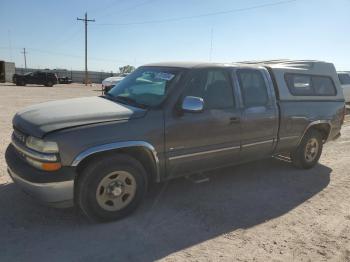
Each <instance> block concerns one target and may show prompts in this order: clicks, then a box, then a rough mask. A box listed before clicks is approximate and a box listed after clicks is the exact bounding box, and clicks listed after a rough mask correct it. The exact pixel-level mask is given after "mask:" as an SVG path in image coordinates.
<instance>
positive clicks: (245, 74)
mask: <svg viewBox="0 0 350 262" xmlns="http://www.w3.org/2000/svg"><path fill="white" fill-rule="evenodd" d="M236 77H237V82H238V84H239V87H240V88H239V89H240V93H241V102H242V106H243V108H242V123H241V125H242V135H241V138H242V151H241V159H242V161H245V160H247V161H249V160H253V159H258V158H262V157H264V156H267V155H270V154H271V153H272V152H273V149H274V145H275V142H276V138H277V132H278V121H279V119H278V108H277V104H276V96H275V93H274V89H273V85H272V81H271V78H270V75H269V73H268V71H267V70H266V69H264V68H261V69H250V68H244V69H237V70H236Z"/></svg>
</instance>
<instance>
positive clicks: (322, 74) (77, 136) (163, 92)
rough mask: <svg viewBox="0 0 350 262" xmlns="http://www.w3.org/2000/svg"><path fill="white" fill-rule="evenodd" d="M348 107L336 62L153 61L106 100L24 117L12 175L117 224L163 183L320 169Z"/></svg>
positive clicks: (11, 154) (38, 108) (11, 149)
mask: <svg viewBox="0 0 350 262" xmlns="http://www.w3.org/2000/svg"><path fill="white" fill-rule="evenodd" d="M344 105H345V104H344V97H343V93H342V88H341V86H340V83H339V79H338V76H337V73H336V70H335V68H334V66H333V64H330V63H325V62H319V61H289V60H287V61H284V60H283V61H282V60H279V61H261V62H244V63H232V64H213V63H210V64H209V63H158V64H150V65H145V66H141V67H139V68H138V69H137V70H136V71H134V72H133V73H132V74H130V75H128V76H127V77H125V79H123V80H122V81H121V82H120V83H119V84H118V85H116V86H115V87H114V88H113V89H111V90H110V91H109V92H108V93H107V94H106V95H105V96H101V97H86V98H75V99H68V100H62V101H54V102H47V103H42V104H38V105H33V106H30V107H28V108H25V109H23V110H21V111H19V112H18V113H17V114H16V115H15V117H14V118H13V128H14V131H13V135H12V142H11V144H10V145H9V146H8V149H7V151H6V161H7V164H8V172H9V174H10V176H11V177H12V179H13V181H14V182H15V183H16V184H18V186H20V187H22V188H23V189H24V190H25V191H26V192H28V193H29V194H31V195H33V196H34V197H36V198H38V199H40V200H42V201H44V202H47V203H49V204H51V205H54V206H61V207H65V206H72V205H76V206H78V207H79V208H80V209H81V210H82V211H83V213H85V214H86V215H87V216H88V217H89V218H91V219H93V220H96V221H110V220H115V219H119V218H122V217H125V216H126V215H128V214H130V213H131V212H132V211H133V210H135V208H136V207H137V205H138V204H139V203H140V202H141V201H142V200H143V198H144V195H145V193H146V191H147V188H149V185H150V184H151V183H154V182H162V181H165V180H168V179H171V178H175V177H179V176H188V175H191V174H195V173H197V174H198V173H201V172H203V171H206V170H210V169H216V168H220V167H224V166H229V165H236V164H240V163H243V162H249V161H254V160H257V159H262V158H266V157H271V156H274V155H278V154H288V155H290V158H291V162H292V163H293V164H294V165H295V166H296V167H298V168H312V167H313V166H314V165H315V164H317V162H318V160H319V158H320V155H321V152H322V146H323V144H324V143H325V142H327V141H328V140H331V139H335V138H336V137H338V136H339V135H340V129H341V125H342V123H343V120H344V114H345V106H344Z"/></svg>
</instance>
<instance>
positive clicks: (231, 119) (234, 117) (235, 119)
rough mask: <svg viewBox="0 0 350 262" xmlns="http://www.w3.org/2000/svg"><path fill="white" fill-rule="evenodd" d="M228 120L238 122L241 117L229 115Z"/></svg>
mask: <svg viewBox="0 0 350 262" xmlns="http://www.w3.org/2000/svg"><path fill="white" fill-rule="evenodd" d="M230 122H231V123H240V122H241V118H239V117H236V116H233V117H230Z"/></svg>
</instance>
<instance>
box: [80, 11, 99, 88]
mask: <svg viewBox="0 0 350 262" xmlns="http://www.w3.org/2000/svg"><path fill="white" fill-rule="evenodd" d="M77 20H80V21H84V23H85V85H87V83H88V79H89V77H88V69H87V25H88V22H95V19H88V18H87V13H86V12H85V18H79V17H77Z"/></svg>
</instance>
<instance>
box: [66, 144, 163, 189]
mask: <svg viewBox="0 0 350 262" xmlns="http://www.w3.org/2000/svg"><path fill="white" fill-rule="evenodd" d="M128 147H143V148H145V149H147V150H148V151H149V152H150V153H151V154H152V156H153V159H154V162H155V164H156V181H157V182H160V180H161V179H160V164H159V158H158V155H157V151H156V150H155V148H154V147H153V146H152V145H151V144H150V143H148V142H145V141H124V142H116V143H110V144H104V145H99V146H94V147H91V148H88V149H86V150H84V151H83V152H81V153H79V154H78V155H77V156H76V157H75V159H74V160H73V162H72V164H71V166H74V167H75V166H78V165H79V163H80V162H81V161H82V160H83V159H85V158H86V157H88V156H91V155H93V154H96V153H100V152H105V151H110V150H114V149H120V148H128Z"/></svg>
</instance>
